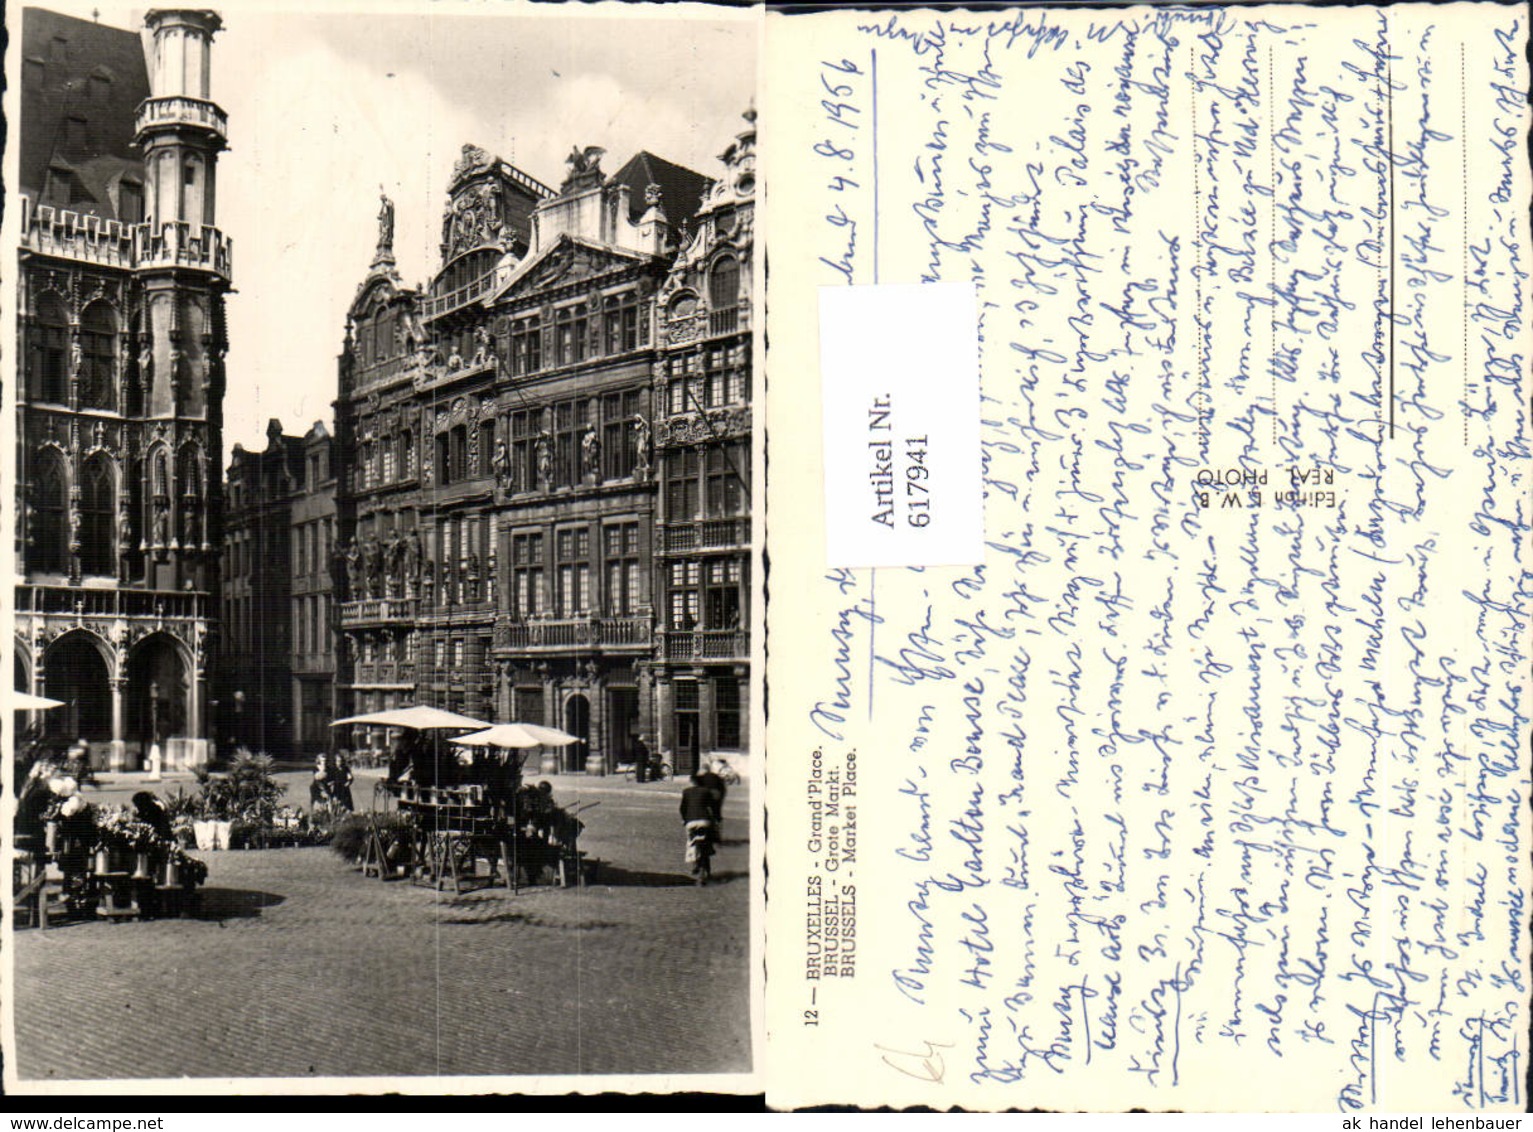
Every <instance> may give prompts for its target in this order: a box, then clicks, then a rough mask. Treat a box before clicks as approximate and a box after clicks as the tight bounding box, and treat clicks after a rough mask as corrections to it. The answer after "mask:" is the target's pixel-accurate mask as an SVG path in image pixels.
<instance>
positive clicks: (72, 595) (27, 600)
mask: <svg viewBox="0 0 1533 1132" xmlns="http://www.w3.org/2000/svg"><path fill="white" fill-rule="evenodd" d="M16 612H17V613H18V614H25V613H47V614H66V615H67V614H74V615H76V616H79V617H114V618H115V617H126V618H139V619H145V620H177V619H185V618H201V617H205V616H207V595H206V594H200V593H187V592H185V591H183V590H119V589H111V590H97V589H86V588H84V587H76V586H18V587H17V588H16Z"/></svg>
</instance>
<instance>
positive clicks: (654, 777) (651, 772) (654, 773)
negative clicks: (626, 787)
mask: <svg viewBox="0 0 1533 1132" xmlns="http://www.w3.org/2000/svg"><path fill="white" fill-rule="evenodd" d="M618 769H619V770H621V771H622V772H623V778H624V779H625V780H626V781H628V782H633V781H636V780H637V778H638V771H639V765H638V764H637V763H619V764H618ZM673 773H674V772H673V770H672V768H671V764H670V763H669V762H667V761H666V760H665V759H651V760H650V761H649V765H648V766H647V767H646V768H645V771H644V781H645V782H659V781H660V780H661V779H664V778H670V777H671V775H672V774H673Z"/></svg>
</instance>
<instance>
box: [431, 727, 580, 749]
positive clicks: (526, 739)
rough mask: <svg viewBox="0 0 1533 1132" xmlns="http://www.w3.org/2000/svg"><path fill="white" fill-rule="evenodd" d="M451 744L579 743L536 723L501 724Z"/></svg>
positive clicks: (560, 732) (532, 745) (526, 744)
mask: <svg viewBox="0 0 1533 1132" xmlns="http://www.w3.org/2000/svg"><path fill="white" fill-rule="evenodd" d="M449 742H452V743H460V744H462V745H463V746H465V747H516V748H523V747H542V746H550V747H566V746H568V745H569V744H571V743H576V742H579V740H578V739H577V738H576V737H575V736H573V735H567V734H565V733H564V732H563V731H556V730H554V729H553V728H552V727H542V726H540V725H538V724H536V723H500V724H496V725H495V726H494V727H489V728H486V729H485V730H483V731H476V732H474V733H473V734H472V735H460V736H458V737H457V738H456V739H451V740H449Z"/></svg>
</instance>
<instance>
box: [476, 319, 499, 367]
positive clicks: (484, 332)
mask: <svg viewBox="0 0 1533 1132" xmlns="http://www.w3.org/2000/svg"><path fill="white" fill-rule="evenodd" d="M493 358H494V354H492V353H491V352H490V332H489V330H488V329H486V328H485V327H483V326H476V327H475V328H474V362H473V364H474V365H476V366H482V365H484V364H485V363H486V362H488V361H490V360H492V359H493Z"/></svg>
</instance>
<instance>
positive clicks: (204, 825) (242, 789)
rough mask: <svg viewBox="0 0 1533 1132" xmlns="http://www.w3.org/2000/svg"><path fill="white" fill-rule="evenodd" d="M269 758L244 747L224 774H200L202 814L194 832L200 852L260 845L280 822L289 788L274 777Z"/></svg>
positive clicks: (199, 789) (199, 802) (199, 812)
mask: <svg viewBox="0 0 1533 1132" xmlns="http://www.w3.org/2000/svg"><path fill="white" fill-rule="evenodd" d="M273 765H274V764H273V762H272V759H271V757H270V756H269V755H256V754H251V752H250V751H249V750H247V749H246V748H244V747H241V748H240V749H239V750H238V751H236V752H235V755H234V761H233V762H232V763H231V764H230V766H229V770H228V771H227V772H226V773H224V774H211V773H209V772H207V771H199V772H198V775H197V777H198V784H199V785H198V814H199V820H198V821H197V822H196V823H195V826H194V829H195V832H196V837H197V847H198V848H199V849H230V848H233V847H234V845H236V844H241V843H243V844H251V843H258V842H261V841H263V840H264V838H265V835H266V833H267V831H269V830H270V829H272V828H273V826H274V824H275V822H276V815H277V808H278V806H279V805H280V804H281V800H282V795H283V794H285V793H286V792H287V787H286V786H284V785H282V783H280V782H278V781H277V780H276V778H275V776H274V775H273Z"/></svg>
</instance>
